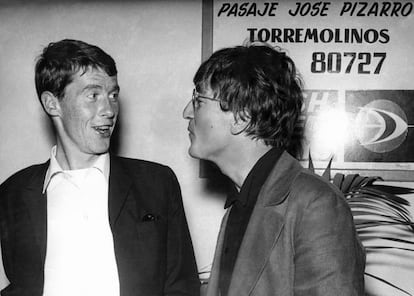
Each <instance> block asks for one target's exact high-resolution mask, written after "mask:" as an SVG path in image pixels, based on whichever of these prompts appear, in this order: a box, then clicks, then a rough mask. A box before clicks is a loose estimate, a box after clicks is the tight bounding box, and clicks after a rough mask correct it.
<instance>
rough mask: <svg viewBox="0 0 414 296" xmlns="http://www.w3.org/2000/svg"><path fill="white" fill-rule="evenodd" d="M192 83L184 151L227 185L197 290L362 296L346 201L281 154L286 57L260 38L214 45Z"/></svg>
mask: <svg viewBox="0 0 414 296" xmlns="http://www.w3.org/2000/svg"><path fill="white" fill-rule="evenodd" d="M193 81H194V85H195V90H194V91H193V96H192V100H191V102H189V103H188V104H187V106H186V107H185V109H184V113H183V116H184V118H185V119H187V120H188V121H189V124H188V131H189V137H190V141H191V144H190V148H189V154H190V155H191V156H192V157H195V158H198V159H205V160H209V161H212V162H214V163H215V164H216V165H217V166H218V167H219V169H220V170H221V172H222V173H223V174H224V175H226V176H228V177H229V178H230V180H231V181H232V182H233V183H234V189H233V190H232V191H231V192H230V193H229V195H228V197H227V200H226V203H225V208H227V212H226V214H225V216H224V218H223V222H222V226H221V229H220V233H219V237H218V241H217V247H216V252H215V256H214V261H213V267H212V271H211V277H210V279H209V285H208V288H207V296H217V295H221V296H241V295H251V296H266V295H269V296H270V295H278V296H291V295H295V296H299V295H300V296H305V295H306V296H326V295H336V296H338V295H339V296H352V295H364V267H365V254H364V250H363V247H362V245H361V244H360V242H359V240H358V237H357V234H356V231H355V227H354V224H353V218H352V214H351V211H350V209H349V207H348V204H347V202H346V201H345V199H344V197H343V195H342V194H341V193H340V192H339V191H338V190H337V189H336V188H334V187H333V186H332V185H331V184H330V183H329V182H327V181H325V180H323V179H322V178H320V177H319V176H317V175H315V174H313V173H311V172H309V171H308V170H305V169H304V168H302V166H301V165H300V164H299V162H298V161H297V160H296V159H295V158H294V157H292V156H291V155H290V154H289V153H288V152H286V150H287V149H290V148H291V145H292V138H293V133H294V129H295V126H296V124H297V121H298V117H299V114H300V111H301V108H302V103H303V96H302V84H301V81H300V79H299V77H298V74H297V72H296V68H295V64H294V62H293V61H292V60H291V59H290V58H289V57H288V56H287V55H286V54H285V53H283V52H281V51H279V50H277V49H275V48H272V47H270V46H268V45H265V44H255V43H253V44H248V45H246V46H236V47H232V48H224V49H221V50H218V51H216V52H215V53H213V55H212V56H211V57H210V58H209V59H208V60H207V61H205V62H204V63H202V64H201V66H200V67H199V69H198V71H197V72H196V74H195V76H194V80H193Z"/></svg>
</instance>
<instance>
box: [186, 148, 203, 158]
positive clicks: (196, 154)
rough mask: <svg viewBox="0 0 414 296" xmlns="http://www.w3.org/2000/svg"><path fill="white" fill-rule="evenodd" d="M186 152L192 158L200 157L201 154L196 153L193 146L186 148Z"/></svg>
mask: <svg viewBox="0 0 414 296" xmlns="http://www.w3.org/2000/svg"><path fill="white" fill-rule="evenodd" d="M188 154H189V155H190V156H191V157H192V158H196V159H201V156H200V155H199V154H198V153H197V151H196V150H195V149H194V147H193V146H190V148H188Z"/></svg>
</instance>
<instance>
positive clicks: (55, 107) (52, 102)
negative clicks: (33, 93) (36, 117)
mask: <svg viewBox="0 0 414 296" xmlns="http://www.w3.org/2000/svg"><path fill="white" fill-rule="evenodd" d="M40 101H41V102H42V106H43V109H45V111H46V113H47V114H49V116H51V117H54V116H59V115H60V104H59V99H58V98H57V97H56V96H55V95H54V94H52V93H51V92H50V91H44V92H43V93H42V95H41V96H40Z"/></svg>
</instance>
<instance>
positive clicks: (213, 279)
mask: <svg viewBox="0 0 414 296" xmlns="http://www.w3.org/2000/svg"><path fill="white" fill-rule="evenodd" d="M228 218H229V210H227V211H226V213H225V214H224V217H223V219H222V221H221V226H220V231H219V234H218V238H217V244H216V250H215V252H214V259H213V266H212V267H211V273H210V274H211V276H210V279H209V281H208V286H207V294H206V296H217V295H219V282H220V281H219V279H220V259H221V253H222V250H223V242H224V232H225V229H226V225H227V219H228Z"/></svg>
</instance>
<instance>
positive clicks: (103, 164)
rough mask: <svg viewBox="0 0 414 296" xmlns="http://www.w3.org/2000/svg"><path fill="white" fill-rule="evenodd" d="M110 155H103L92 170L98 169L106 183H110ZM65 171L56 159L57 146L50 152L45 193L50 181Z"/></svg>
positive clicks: (44, 186) (44, 185)
mask: <svg viewBox="0 0 414 296" xmlns="http://www.w3.org/2000/svg"><path fill="white" fill-rule="evenodd" d="M109 163H110V161H109V153H108V152H107V153H105V154H101V155H100V156H99V157H98V159H97V160H96V161H95V163H94V164H93V165H92V166H91V168H96V169H98V170H99V171H100V172H101V173H102V174H103V175H104V176H105V179H106V181H107V182H108V181H109ZM64 172H65V171H64V170H63V169H62V167H61V166H60V164H59V162H58V161H57V159H56V145H55V146H53V147H52V150H51V152H50V163H49V168H48V170H47V172H46V177H45V181H44V183H43V191H42V192H43V193H45V192H46V190H47V187H48V186H49V184H50V180H51V179H52V178H53V177H54V176H56V175H57V174H60V173H64Z"/></svg>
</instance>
